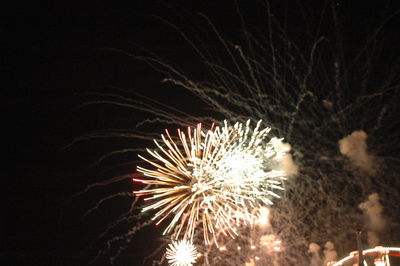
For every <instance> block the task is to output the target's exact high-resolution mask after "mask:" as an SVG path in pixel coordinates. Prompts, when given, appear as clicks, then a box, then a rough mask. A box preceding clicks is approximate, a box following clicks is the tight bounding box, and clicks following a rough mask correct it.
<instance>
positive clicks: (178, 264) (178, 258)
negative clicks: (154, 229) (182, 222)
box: [166, 240, 197, 266]
mask: <svg viewBox="0 0 400 266" xmlns="http://www.w3.org/2000/svg"><path fill="white" fill-rule="evenodd" d="M166 258H167V259H168V262H169V263H170V264H171V265H172V266H192V265H193V263H195V262H196V258H197V251H196V247H195V246H194V245H193V244H192V243H190V242H189V241H187V240H179V241H173V242H172V243H171V244H169V245H168V248H167V253H166Z"/></svg>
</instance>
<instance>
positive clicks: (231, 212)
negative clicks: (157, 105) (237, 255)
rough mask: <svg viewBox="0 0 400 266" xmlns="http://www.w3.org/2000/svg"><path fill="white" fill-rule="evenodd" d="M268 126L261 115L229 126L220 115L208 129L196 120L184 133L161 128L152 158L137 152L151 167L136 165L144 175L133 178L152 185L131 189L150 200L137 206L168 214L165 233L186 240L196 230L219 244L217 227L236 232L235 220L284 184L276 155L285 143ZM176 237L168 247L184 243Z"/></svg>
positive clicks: (247, 217)
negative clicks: (270, 135)
mask: <svg viewBox="0 0 400 266" xmlns="http://www.w3.org/2000/svg"><path fill="white" fill-rule="evenodd" d="M269 131H270V128H261V121H259V122H258V123H257V125H256V126H255V127H254V128H252V127H251V126H250V120H249V121H247V123H246V124H243V123H239V122H238V123H236V124H234V125H233V126H231V125H229V123H228V122H226V121H225V122H224V124H223V125H222V126H215V127H212V128H211V129H209V130H205V129H203V128H202V126H201V124H198V125H197V127H196V128H191V127H189V128H188V129H187V134H185V133H184V132H182V131H180V130H178V136H179V138H178V139H174V138H173V137H172V136H171V135H170V133H169V132H168V131H167V130H166V136H164V135H161V137H162V142H161V143H160V142H158V141H156V140H155V141H154V142H155V144H156V145H157V147H158V149H159V150H158V151H155V150H150V149H147V152H148V153H149V154H150V155H151V156H152V157H153V159H147V158H145V157H142V156H140V158H141V159H143V160H144V161H146V162H148V163H149V164H150V165H152V167H153V168H152V169H147V168H143V167H138V168H137V169H138V171H139V172H141V173H143V175H144V176H145V177H148V178H146V179H136V178H135V179H134V181H137V182H141V183H143V184H146V185H150V186H151V187H150V188H149V189H143V190H139V191H135V192H134V193H135V194H136V195H138V196H142V195H145V196H146V197H145V201H151V203H150V205H148V206H146V207H144V208H143V209H142V211H148V210H158V211H157V212H156V214H155V215H154V217H153V219H154V220H158V222H157V224H160V223H161V222H162V221H163V220H165V219H167V218H168V217H170V218H171V219H170V223H169V225H168V226H167V227H166V229H165V231H164V234H170V235H172V236H173V237H175V239H178V238H180V237H182V239H183V240H185V241H186V240H190V242H187V243H192V242H193V236H194V235H195V233H197V231H198V230H199V231H202V232H203V235H204V241H205V243H206V244H209V243H210V236H212V237H213V242H214V243H216V244H217V245H218V243H217V240H216V233H217V232H218V233H223V234H224V235H229V236H230V237H232V238H235V236H237V235H238V233H237V230H236V229H237V227H238V226H240V225H241V224H248V223H250V222H251V221H252V220H254V217H253V216H254V214H253V213H252V210H253V209H254V208H255V207H257V206H260V205H270V204H272V201H271V200H272V198H274V197H279V195H278V194H277V193H276V192H275V191H276V190H283V181H284V180H285V179H286V176H287V174H286V172H285V171H284V170H283V169H281V167H280V159H282V158H283V157H284V156H285V154H286V153H287V152H288V151H289V149H290V148H289V147H288V145H284V144H283V143H282V139H278V138H274V137H273V138H268V133H269ZM154 167H155V169H154ZM172 217H173V218H172ZM177 243H179V244H176V245H175V246H174V247H175V248H174V249H172V250H175V251H176V250H178V249H179V247H180V246H183V245H184V243H183V242H177ZM185 243H186V242H185ZM173 253H174V252H172V251H171V250H170V251H169V253H168V254H169V255H168V256H169V258H172V257H173V255H172V254H173ZM175 253H176V252H175ZM175 259H176V261H178V259H177V258H176V257H175ZM174 265H180V264H176V263H175V264H174ZM182 265H190V264H182Z"/></svg>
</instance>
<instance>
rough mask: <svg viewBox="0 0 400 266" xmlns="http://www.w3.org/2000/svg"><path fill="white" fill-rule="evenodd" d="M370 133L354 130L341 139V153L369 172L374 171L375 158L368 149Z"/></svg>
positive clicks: (356, 165)
mask: <svg viewBox="0 0 400 266" xmlns="http://www.w3.org/2000/svg"><path fill="white" fill-rule="evenodd" d="M367 138H368V135H367V133H365V132H364V131H363V130H359V131H354V132H353V133H351V134H350V135H348V136H346V137H344V138H343V139H341V140H339V148H340V153H342V154H343V155H345V156H346V157H347V158H349V160H350V162H351V163H352V164H353V165H354V167H356V168H358V169H361V170H363V171H364V172H367V173H369V174H373V173H374V163H375V162H374V158H373V156H372V155H370V154H369V153H368V150H367Z"/></svg>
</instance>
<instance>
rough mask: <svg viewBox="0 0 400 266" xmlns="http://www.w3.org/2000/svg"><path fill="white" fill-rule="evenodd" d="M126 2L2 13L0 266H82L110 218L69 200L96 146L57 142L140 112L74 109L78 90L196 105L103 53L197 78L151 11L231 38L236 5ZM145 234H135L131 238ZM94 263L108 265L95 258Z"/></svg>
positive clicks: (360, 9) (89, 178)
mask: <svg viewBox="0 0 400 266" xmlns="http://www.w3.org/2000/svg"><path fill="white" fill-rule="evenodd" d="M131 2H134V3H131V4H129V5H118V4H112V5H105V4H103V5H101V4H94V5H90V4H82V5H72V4H70V3H69V2H67V3H64V4H60V3H55V2H54V3H53V4H52V5H42V6H41V5H40V4H36V2H35V4H30V5H22V4H21V5H20V6H14V7H12V8H11V7H10V8H5V9H3V10H2V11H0V14H1V19H2V26H0V28H2V30H1V34H2V37H1V49H2V52H3V56H2V58H3V60H2V61H3V62H2V64H1V65H2V74H1V76H3V78H4V81H5V82H4V83H3V84H2V85H3V86H2V87H3V88H2V92H3V94H4V95H5V97H3V105H2V106H3V108H2V110H3V112H2V113H3V116H4V117H5V121H6V123H5V124H6V125H5V126H3V131H4V132H5V133H6V137H5V138H3V142H4V143H5V147H6V150H5V152H4V155H5V157H6V160H5V163H4V164H5V170H6V171H3V176H2V180H3V182H4V185H3V186H2V187H3V192H2V194H3V200H2V204H3V213H5V214H6V215H5V217H4V216H3V218H1V221H2V224H1V225H2V235H1V253H0V265H85V264H86V263H87V262H88V260H90V258H91V256H92V255H93V251H86V249H85V248H86V247H87V246H88V244H89V242H90V241H91V240H94V239H95V236H96V234H98V232H99V230H100V227H101V225H102V224H104V223H106V222H110V220H109V217H108V215H111V214H109V213H108V212H107V211H105V213H104V214H102V213H101V210H100V212H97V214H96V216H95V217H94V218H87V219H83V218H82V215H83V213H84V212H85V209H87V208H88V207H89V206H91V204H93V203H94V200H96V199H98V198H96V197H97V195H89V196H88V197H87V198H85V196H81V197H79V198H73V197H72V195H73V194H75V193H76V192H78V191H80V190H82V189H83V188H84V187H85V185H87V184H89V183H90V182H93V181H94V180H96V177H97V176H98V175H100V174H98V172H99V170H98V169H97V170H93V169H89V170H88V167H87V165H89V164H90V163H91V162H92V160H93V159H94V158H95V157H96V156H98V155H99V150H101V149H102V148H101V147H97V148H98V150H96V148H94V147H93V145H92V146H79V145H78V146H77V147H75V146H74V147H72V148H69V149H67V150H65V149H62V148H63V147H64V146H65V145H66V144H68V143H69V142H70V141H71V140H72V139H73V138H74V137H76V136H79V135H80V134H83V133H84V132H87V131H90V130H93V129H104V128H108V127H113V126H121V127H126V126H127V124H129V120H130V119H132V121H133V122H132V124H134V123H136V122H137V121H139V120H140V119H142V118H143V117H144V116H143V114H141V113H135V112H134V111H132V113H131V116H129V115H126V113H125V115H124V116H118V115H115V117H114V113H113V112H112V111H110V112H108V111H109V110H108V109H107V107H104V108H105V109H102V108H94V109H90V110H87V109H83V110H82V109H78V110H77V109H76V107H77V106H78V105H79V104H80V103H82V99H90V98H88V97H87V96H85V94H84V93H85V92H90V91H101V90H104V88H105V87H108V86H113V87H117V88H121V89H124V90H133V91H135V92H138V93H141V94H144V95H147V96H150V97H155V98H156V99H158V100H160V101H163V102H166V103H168V104H172V105H176V106H177V107H179V108H182V109H185V110H188V111H189V112H191V113H194V114H200V113H201V112H202V110H203V109H202V108H201V106H200V103H201V102H200V101H199V100H194V99H192V98H191V96H190V95H188V94H187V93H185V92H184V91H182V90H179V89H176V88H175V89H173V88H171V87H168V86H163V85H160V82H159V81H160V80H161V78H162V76H160V75H159V74H157V73H155V72H154V71H153V70H151V69H149V68H148V67H147V66H146V65H145V64H144V63H143V62H138V61H135V60H132V59H131V58H129V57H128V56H126V55H124V54H122V53H119V52H116V51H111V50H110V49H122V50H126V51H130V52H135V53H139V52H140V48H139V47H144V48H146V49H149V50H152V51H155V52H156V53H158V54H160V55H162V56H163V57H165V58H167V59H169V60H171V61H177V62H178V63H180V64H182V65H183V66H186V67H187V68H189V69H190V70H191V71H196V70H199V73H200V76H201V75H202V74H201V73H202V69H201V67H200V66H199V67H197V66H196V65H193V64H191V62H192V61H191V57H192V56H193V55H194V54H193V51H192V50H191V49H190V47H189V46H188V45H187V44H185V42H184V41H182V40H180V39H179V34H177V33H176V32H175V31H174V30H173V29H172V28H171V27H169V26H168V25H166V23H165V22H162V21H160V20H159V19H157V18H156V17H154V16H161V17H163V18H166V19H168V20H170V21H172V22H173V23H176V24H177V25H178V26H180V27H181V28H182V29H183V30H185V31H189V32H191V33H193V34H194V35H196V28H197V27H199V26H198V25H199V23H198V21H199V19H198V18H194V17H195V15H191V14H194V13H196V12H202V13H205V14H207V15H208V16H209V17H210V18H212V19H213V21H214V23H215V24H216V25H220V26H221V27H222V28H223V29H224V33H225V34H226V35H227V36H229V37H232V38H235V36H236V34H237V32H238V28H239V26H240V23H239V22H238V19H237V14H236V11H235V6H234V4H233V3H232V2H233V1H222V2H221V1H198V2H199V3H197V4H196V5H194V6H190V5H189V4H188V3H186V2H191V1H172V2H171V1H131ZM149 2H151V3H149ZM167 2H168V3H167ZM200 2H201V3H200ZM239 2H241V1H239ZM249 2H251V1H249ZM255 2H259V1H255ZM272 2H274V1H272ZM313 2H318V1H310V3H311V4H310V5H313ZM342 2H346V1H338V3H340V4H341V5H344V3H342ZM225 3H230V4H227V5H225ZM285 6H286V8H288V6H289V8H288V9H287V13H285V12H283V11H282V14H283V13H285V14H286V16H287V21H288V23H293V21H294V20H296V19H297V18H296V17H291V15H292V14H291V13H292V12H294V11H293V10H292V9H291V8H292V7H291V6H290V5H288V4H276V5H274V7H277V8H278V9H277V10H279V11H281V10H284V8H285ZM242 8H243V10H244V15H246V14H251V12H252V10H253V11H254V7H253V6H252V4H243V5H242ZM346 8H347V9H346V10H347V11H349V10H351V12H352V13H351V16H349V17H350V21H353V22H354V24H357V23H362V22H363V21H364V20H368V19H369V15H366V14H370V13H368V12H372V13H373V10H374V9H373V8H371V7H370V6H365V5H361V6H355V5H354V6H351V7H350V6H346ZM347 11H346V12H347ZM247 17H248V18H249V20H250V21H251V22H252V23H254V24H253V25H258V24H257V23H259V22H260V23H262V20H260V21H258V18H257V17H252V16H247ZM358 18H359V19H358ZM351 19H353V20H351ZM194 21H196V22H194ZM192 23H193V25H194V26H193V27H192V26H191V24H192ZM294 24H295V23H294ZM350 26H351V25H350ZM253 29H255V30H256V31H257V30H258V28H257V27H254V28H253ZM292 30H293V31H295V30H294V29H292ZM394 30H395V29H391V31H392V32H393V31H394ZM206 41H207V40H206ZM389 48H390V47H389ZM186 55H188V56H186ZM4 99H5V100H4ZM188 99H191V100H190V101H189V100H188ZM194 103H196V104H194ZM119 121H120V122H119ZM92 149H93V150H92ZM94 173H96V174H94ZM91 197H94V198H93V199H92V198H91ZM107 208H108V209H112V206H108V207H106V210H108V209H107ZM98 220H104V221H101V222H98ZM91 223H93V225H92V224H91ZM145 238H146V237H144V236H143V235H141V236H139V238H138V239H145ZM147 243H148V242H146V241H143V245H141V246H140V247H141V249H143V250H146V251H148V250H150V249H151V248H152V247H147V246H146V245H150V244H147ZM143 250H137V249H135V251H133V252H136V254H132V256H131V257H129V256H125V257H123V258H122V259H121V260H120V261H118V263H117V264H118V265H135V263H137V261H140V260H139V259H138V258H141V257H142V256H143ZM131 252H132V251H131ZM144 253H146V252H144ZM135 260H137V261H135ZM94 265H107V264H106V262H104V261H102V260H100V261H98V262H95V263H94Z"/></svg>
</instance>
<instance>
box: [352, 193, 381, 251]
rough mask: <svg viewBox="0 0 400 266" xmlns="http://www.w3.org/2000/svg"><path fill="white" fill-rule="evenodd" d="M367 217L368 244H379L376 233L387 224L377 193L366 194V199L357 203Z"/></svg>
mask: <svg viewBox="0 0 400 266" xmlns="http://www.w3.org/2000/svg"><path fill="white" fill-rule="evenodd" d="M358 207H359V208H360V209H361V210H362V211H363V212H364V214H365V215H366V217H367V228H368V244H370V245H371V246H376V245H378V244H379V236H378V234H379V233H380V232H382V231H383V230H384V229H385V226H386V224H387V222H386V220H385V218H384V216H383V206H382V205H381V204H380V202H379V195H378V193H373V194H371V195H369V196H368V200H367V201H365V202H363V203H361V204H360V205H358Z"/></svg>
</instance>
